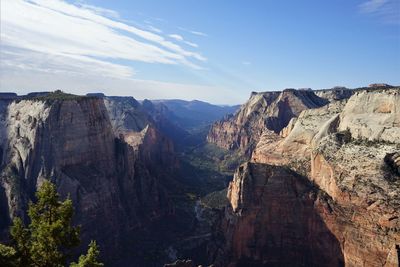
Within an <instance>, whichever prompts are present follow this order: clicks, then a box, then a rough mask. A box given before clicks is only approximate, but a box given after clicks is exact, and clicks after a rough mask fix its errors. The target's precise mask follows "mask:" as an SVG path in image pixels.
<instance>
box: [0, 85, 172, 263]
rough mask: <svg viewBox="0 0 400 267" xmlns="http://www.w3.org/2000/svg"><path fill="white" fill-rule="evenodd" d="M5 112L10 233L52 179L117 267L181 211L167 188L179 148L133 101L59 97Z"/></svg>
mask: <svg viewBox="0 0 400 267" xmlns="http://www.w3.org/2000/svg"><path fill="white" fill-rule="evenodd" d="M0 107H1V120H0V124H1V126H0V129H1V132H0V140H1V144H0V147H1V149H0V151H1V153H0V154H1V176H0V177H1V180H0V181H1V187H0V188H1V190H0V192H1V193H0V196H1V211H2V216H1V221H2V222H1V226H2V229H1V230H2V231H3V232H4V233H5V232H6V231H7V227H6V226H8V225H9V223H10V221H11V220H12V219H13V218H14V217H15V216H20V217H23V218H25V211H26V209H27V204H28V202H29V201H30V200H32V199H33V198H34V192H35V191H36V189H37V187H38V186H39V185H40V184H41V183H42V181H43V180H44V179H50V180H52V181H54V182H55V183H56V185H57V188H58V191H59V192H60V193H61V195H62V196H63V197H66V196H69V197H70V198H71V199H72V200H73V203H74V205H75V214H76V216H75V218H74V220H75V223H77V224H80V225H81V226H82V235H83V240H84V242H83V243H87V242H88V241H89V240H90V239H96V240H97V241H98V242H99V243H101V244H102V247H103V249H104V251H105V253H104V255H103V256H104V258H105V260H106V262H113V263H114V264H115V265H118V262H119V261H121V260H122V259H121V257H120V256H121V251H122V252H123V250H122V249H121V246H123V240H124V239H126V238H127V236H132V235H133V234H135V233H137V232H138V231H141V230H142V229H143V228H146V227H147V225H149V224H151V223H152V222H153V221H157V220H160V219H161V218H163V217H165V216H168V215H170V214H172V213H173V208H172V205H171V202H170V200H169V198H168V196H167V194H166V192H165V189H164V188H163V186H162V185H161V183H160V179H161V177H163V176H164V175H166V173H168V172H169V170H173V168H174V165H175V163H176V162H175V161H176V159H175V157H174V152H173V145H172V142H171V141H170V140H169V139H168V138H166V137H165V136H163V134H162V133H160V132H159V130H158V129H157V127H156V125H155V124H154V122H152V121H151V118H150V116H148V115H147V114H145V113H142V112H141V110H140V108H139V105H138V102H136V100H134V99H133V98H113V97H111V98H104V99H103V98H99V97H81V96H73V95H67V94H62V93H59V92H56V93H50V94H48V95H45V96H39V97H33V98H32V97H25V98H21V99H16V100H10V99H6V100H1V105H0ZM4 236H5V234H3V237H4ZM85 245H86V244H85ZM125 253H126V252H125ZM128 253H129V252H128ZM125 260H126V258H125ZM125 262H126V261H125ZM122 263H123V261H122Z"/></svg>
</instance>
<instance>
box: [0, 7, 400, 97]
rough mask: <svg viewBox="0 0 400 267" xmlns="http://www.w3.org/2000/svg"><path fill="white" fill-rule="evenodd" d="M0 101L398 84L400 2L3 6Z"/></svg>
mask: <svg viewBox="0 0 400 267" xmlns="http://www.w3.org/2000/svg"><path fill="white" fill-rule="evenodd" d="M0 47H1V51H0V56H1V62H0V70H1V72H0V91H15V92H18V93H26V92H29V91H37V90H54V89H63V90H65V91H68V92H73V93H81V94H82V93H86V92H96V91H103V92H105V93H106V94H108V95H130V96H134V97H135V98H138V99H143V98H150V99H158V98H181V99H189V100H190V99H200V100H205V101H209V102H212V103H218V104H236V103H242V102H244V101H245V100H246V99H247V98H248V96H249V95H250V92H251V91H267V90H281V89H284V88H289V87H290V88H304V87H311V88H313V89H319V88H330V87H333V86H337V85H341V86H347V87H357V86H365V85H368V84H369V83H375V82H386V83H389V84H400V75H399V73H400V1H399V0H358V1H355V0H354V1H350V0H336V1H317V0H314V1H311V0H310V1H308V0H304V1H285V0H280V1H268V0H265V1H263V0H259V1H255V0H254V1H244V0H243V1H238V0H232V1H222V0H221V1H215V0H202V1H199V0H169V1H151V0H141V1H92V0H85V1H60V0H46V1H45V0H29V1H22V0H2V1H1V40H0Z"/></svg>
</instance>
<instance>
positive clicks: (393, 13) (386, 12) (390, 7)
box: [358, 0, 400, 24]
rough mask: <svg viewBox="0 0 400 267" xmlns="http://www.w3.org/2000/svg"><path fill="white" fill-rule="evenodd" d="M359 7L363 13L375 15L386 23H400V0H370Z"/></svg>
mask: <svg viewBox="0 0 400 267" xmlns="http://www.w3.org/2000/svg"><path fill="white" fill-rule="evenodd" d="M358 8H359V11H360V12H361V13H363V14H369V15H371V16H375V17H377V18H379V19H381V20H382V21H383V22H385V23H391V24H392V23H394V24H400V1H399V0H368V1H365V2H363V3H361V4H360V5H359V6H358Z"/></svg>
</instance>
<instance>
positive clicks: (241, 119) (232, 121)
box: [207, 89, 327, 154]
mask: <svg viewBox="0 0 400 267" xmlns="http://www.w3.org/2000/svg"><path fill="white" fill-rule="evenodd" d="M326 103H327V100H324V99H322V98H320V97H318V96H316V95H315V94H314V93H313V91H311V90H294V89H286V90H284V91H283V92H265V93H252V95H251V97H250V99H249V100H248V101H247V102H246V103H245V104H244V105H243V106H242V107H241V108H240V109H239V111H238V112H237V113H236V114H235V115H233V116H228V117H226V118H225V119H223V120H222V121H219V122H216V123H215V124H214V125H213V126H212V128H211V130H210V132H209V134H208V136H207V141H208V142H210V143H215V144H216V145H217V146H219V147H222V148H225V149H230V150H235V149H240V150H241V151H242V152H245V153H247V154H251V151H252V149H253V148H254V146H255V145H256V144H257V142H258V141H259V139H260V137H261V135H262V134H263V132H264V131H265V130H268V131H272V132H275V133H279V132H280V131H281V130H282V129H283V128H284V127H286V126H287V124H288V123H289V121H290V120H291V119H292V118H293V117H297V116H298V115H299V114H300V112H301V111H303V110H305V109H309V108H316V107H320V106H322V105H324V104H326Z"/></svg>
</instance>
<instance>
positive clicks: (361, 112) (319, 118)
mask: <svg viewBox="0 0 400 267" xmlns="http://www.w3.org/2000/svg"><path fill="white" fill-rule="evenodd" d="M399 95H400V91H399V89H385V90H359V91H358V92H355V93H354V95H352V96H351V98H350V99H349V100H348V101H346V100H342V101H332V102H331V103H330V104H329V105H326V106H324V107H321V108H317V109H310V110H305V111H303V112H302V113H301V114H300V115H299V117H298V118H297V119H293V120H292V121H291V122H290V123H289V125H288V126H287V128H285V129H284V130H283V131H281V133H280V135H278V134H276V135H275V136H273V137H271V134H269V135H263V137H261V140H260V141H259V143H258V144H257V147H256V148H255V150H254V152H253V155H252V162H254V163H250V164H247V165H246V166H244V167H243V166H242V167H240V168H239V170H238V171H237V174H236V175H235V179H234V180H233V182H232V183H231V185H230V187H229V193H228V198H229V199H230V202H231V208H228V209H227V211H226V214H225V216H224V219H223V220H222V222H223V223H222V226H221V228H220V229H222V232H223V233H224V237H225V238H226V240H227V241H228V242H227V246H222V247H223V249H221V250H220V252H219V253H217V255H219V256H220V258H219V259H225V260H226V259H228V258H229V256H226V255H234V257H233V261H230V263H231V264H232V266H241V263H242V259H246V260H247V261H249V260H250V262H251V261H256V262H258V263H259V264H260V266H262V264H265V265H264V266H270V265H268V264H269V263H270V261H271V260H275V261H276V262H282V263H283V266H296V264H297V266H310V265H315V266H340V265H341V264H344V265H345V266H393V267H394V266H398V264H399V256H400V253H399V244H400V220H399V218H400V213H399V211H400V199H399V196H400V179H399V176H398V171H397V170H398V152H399V151H400V124H399V121H398V119H399V118H400V113H399V110H398V108H397V107H399V106H400V100H399ZM255 162H256V163H255ZM271 165H273V166H271ZM254 166H259V167H254ZM286 168H289V169H290V171H288V170H287V169H286ZM246 169H247V171H246ZM260 169H261V171H260ZM266 170H269V171H266ZM271 170H276V171H271ZM277 170H279V171H277ZM266 173H267V174H266ZM299 174H301V175H302V177H306V179H304V180H303V179H301V178H300V177H299ZM265 177H268V178H265ZM257 181H261V182H257ZM262 181H264V182H265V183H264V184H263V182H262ZM269 181H271V183H270V182H269ZM272 181H277V182H276V184H279V183H280V184H281V185H280V186H276V185H275V184H274V183H272ZM278 181H279V182H278ZM288 181H290V183H289V182H288ZM285 183H289V184H290V186H284V184H285ZM311 183H312V184H315V185H316V188H312V189H310V186H311ZM298 184H302V185H303V187H301V189H299V186H298ZM246 192H247V193H246ZM260 192H263V193H262V194H260ZM260 195H261V196H262V197H260ZM275 199H278V201H277V202H278V204H276V203H275ZM253 210H254V211H253ZM252 211H253V212H252ZM268 211H270V213H269V215H268V216H264V215H260V213H259V212H261V214H262V212H268ZM292 216H293V218H292ZM276 218H280V219H281V220H282V222H283V225H285V222H286V220H287V219H286V218H292V219H293V220H294V221H293V222H294V223H292V224H290V225H287V227H286V228H284V229H279V228H277V227H272V226H271V227H260V226H270V225H272V224H273V223H274V221H275V219H276ZM296 218H297V219H296ZM282 222H281V223H282ZM316 225H319V226H318V227H317V229H318V230H315V229H314V230H313V231H311V230H310V231H309V232H306V231H305V230H304V229H310V227H315V226H316ZM257 227H258V228H257ZM314 231H315V232H317V233H318V232H319V233H320V234H319V240H324V239H325V238H327V239H326V240H325V241H323V243H325V244H331V245H332V246H330V249H328V248H325V249H323V248H322V247H318V246H316V247H312V248H304V244H318V241H315V239H314V238H315V237H314V236H313V232H314ZM276 232H278V233H283V234H282V235H283V236H284V235H290V234H293V235H294V236H296V237H299V238H300V239H299V240H302V241H301V242H299V244H298V246H300V247H301V244H303V249H305V250H304V251H307V249H310V250H312V251H314V252H315V253H316V254H304V253H305V252H304V253H303V254H302V255H307V256H306V258H307V260H308V262H304V261H302V259H296V258H295V257H292V256H291V254H290V253H291V251H292V248H290V247H289V248H290V249H288V250H284V252H282V253H287V254H288V255H289V256H287V257H286V258H283V259H279V260H276V256H275V255H276V253H274V254H272V255H271V254H270V252H271V251H274V249H276V248H281V247H285V246H286V247H288V246H287V244H288V243H289V244H291V242H292V241H290V242H287V243H284V242H282V241H281V243H279V242H276V240H279V239H277V237H276ZM233 233H235V234H233ZM305 233H309V234H305ZM235 236H241V237H238V238H236V237H235ZM302 238H304V239H302ZM249 240H251V242H250V241H249ZM254 240H256V242H255V241H254ZM316 242H317V243H316ZM265 244H268V245H267V246H266V245H265ZM281 244H284V245H281ZM310 246H311V245H310ZM332 248H335V249H336V250H332ZM321 251H322V252H321ZM329 251H330V252H329ZM331 252H332V253H331ZM226 253H230V254H226ZM320 253H322V254H320ZM335 253H336V254H335ZM221 255H222V256H221ZM321 255H322V256H321ZM334 255H341V256H340V257H339V258H337V257H336V258H332V257H333V256H334ZM303 260H304V259H303ZM222 262H223V261H222ZM330 264H331V265H330ZM272 266H275V265H273V264H272Z"/></svg>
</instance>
